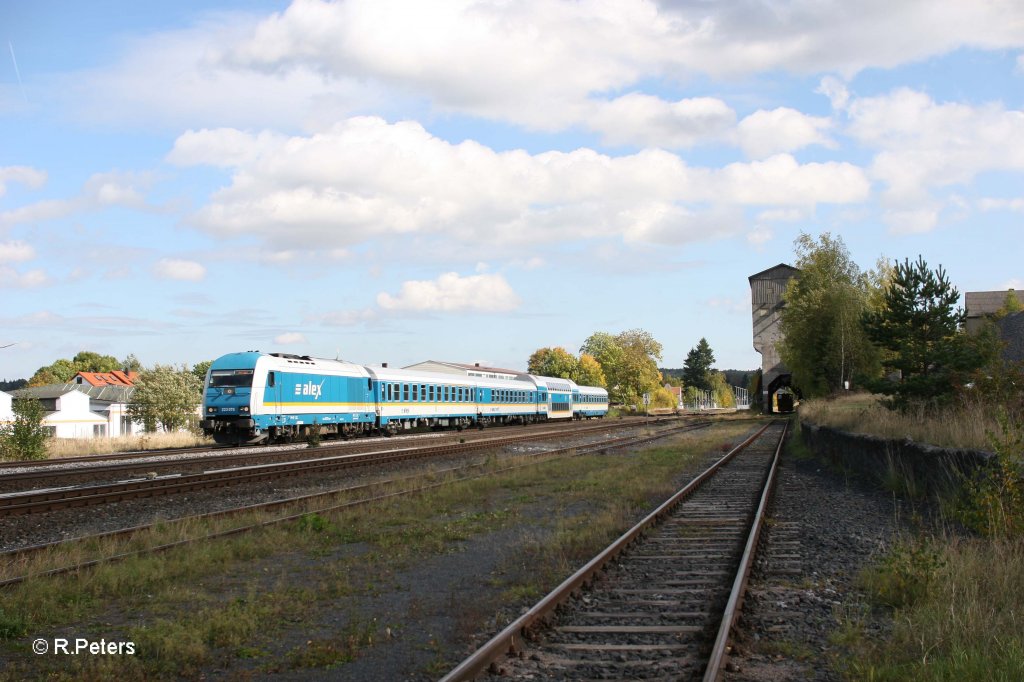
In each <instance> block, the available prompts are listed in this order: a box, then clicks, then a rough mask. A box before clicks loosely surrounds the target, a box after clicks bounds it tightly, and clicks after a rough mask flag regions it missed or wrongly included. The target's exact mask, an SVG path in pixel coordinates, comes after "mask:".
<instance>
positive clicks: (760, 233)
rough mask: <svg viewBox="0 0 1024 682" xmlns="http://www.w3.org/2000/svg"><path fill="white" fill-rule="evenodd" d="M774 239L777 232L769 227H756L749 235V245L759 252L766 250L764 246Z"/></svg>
mask: <svg viewBox="0 0 1024 682" xmlns="http://www.w3.org/2000/svg"><path fill="white" fill-rule="evenodd" d="M774 238H775V232H773V231H772V230H771V229H770V228H767V227H755V228H754V229H753V230H751V231H750V232H748V233H747V243H748V244H750V245H751V246H753V247H754V248H755V249H758V250H761V249H762V248H764V245H765V244H767V243H768V242H770V241H771V240H772V239H774Z"/></svg>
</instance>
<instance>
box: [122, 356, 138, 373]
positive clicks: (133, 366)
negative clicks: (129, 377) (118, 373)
mask: <svg viewBox="0 0 1024 682" xmlns="http://www.w3.org/2000/svg"><path fill="white" fill-rule="evenodd" d="M121 369H123V370H124V371H125V372H138V371H140V370H142V363H141V362H140V361H139V359H138V358H137V357H135V353H129V354H128V357H126V358H125V359H124V360H122V361H121Z"/></svg>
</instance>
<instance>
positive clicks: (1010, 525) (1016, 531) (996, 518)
mask: <svg viewBox="0 0 1024 682" xmlns="http://www.w3.org/2000/svg"><path fill="white" fill-rule="evenodd" d="M999 429H1000V432H999V435H996V434H995V433H990V434H989V443H990V445H991V447H992V450H993V451H994V453H995V460H994V461H993V462H992V463H991V464H990V466H988V467H986V468H983V469H982V470H980V471H977V472H975V473H974V474H973V475H972V476H970V477H969V478H967V479H966V480H965V481H964V488H963V496H962V503H961V506H960V508H959V510H958V514H957V515H958V516H959V518H960V519H961V520H962V521H963V522H964V523H965V524H966V525H968V526H969V527H971V528H973V529H975V530H977V531H978V532H980V533H982V534H983V535H986V536H990V537H993V536H995V537H1017V536H1020V535H1022V534H1024V429H1022V428H1021V427H1020V425H1016V426H1015V425H1012V424H1011V423H1010V421H1009V419H1008V418H1007V417H1006V416H1005V414H1003V415H1000V417H999Z"/></svg>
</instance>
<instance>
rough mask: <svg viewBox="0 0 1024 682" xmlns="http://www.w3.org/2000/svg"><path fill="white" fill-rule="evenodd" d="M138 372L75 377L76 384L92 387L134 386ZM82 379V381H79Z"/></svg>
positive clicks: (98, 373)
mask: <svg viewBox="0 0 1024 682" xmlns="http://www.w3.org/2000/svg"><path fill="white" fill-rule="evenodd" d="M138 376H139V375H138V373H137V372H128V373H125V372H122V371H121V370H119V369H117V370H114V371H113V372H79V373H78V374H76V375H75V383H87V384H89V385H90V386H134V385H135V378H136V377H138ZM78 377H81V379H82V380H81V381H78Z"/></svg>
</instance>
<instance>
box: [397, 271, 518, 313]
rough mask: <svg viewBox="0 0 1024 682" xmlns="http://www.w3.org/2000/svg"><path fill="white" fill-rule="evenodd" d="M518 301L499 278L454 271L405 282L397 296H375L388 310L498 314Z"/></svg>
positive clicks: (503, 280)
mask: <svg viewBox="0 0 1024 682" xmlns="http://www.w3.org/2000/svg"><path fill="white" fill-rule="evenodd" d="M521 302H522V301H520V299H519V296H517V295H516V293H515V291H513V290H512V287H511V286H509V284H508V282H507V281H505V278H504V277H502V276H501V275H470V276H468V277H460V276H459V274H458V273H455V272H448V273H445V274H443V275H441V276H440V277H438V278H437V279H436V280H411V281H408V282H404V283H403V284H402V288H401V290H400V291H399V292H398V295H397V296H392V295H391V294H387V293H381V294H378V295H377V305H379V306H380V307H381V308H382V309H384V310H388V311H410V312H449V313H451V312H482V313H500V312H508V311H510V310H515V309H516V308H518V307H519V305H520V304H521Z"/></svg>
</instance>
